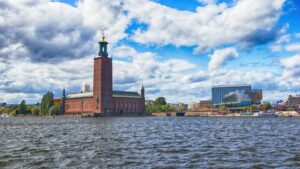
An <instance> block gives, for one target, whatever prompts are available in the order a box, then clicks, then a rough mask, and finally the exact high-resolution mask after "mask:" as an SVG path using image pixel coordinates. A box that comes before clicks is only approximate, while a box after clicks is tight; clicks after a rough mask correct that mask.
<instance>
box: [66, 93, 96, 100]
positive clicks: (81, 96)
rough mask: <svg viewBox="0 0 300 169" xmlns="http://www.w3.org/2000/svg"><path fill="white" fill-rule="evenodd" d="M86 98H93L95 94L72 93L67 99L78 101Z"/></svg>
mask: <svg viewBox="0 0 300 169" xmlns="http://www.w3.org/2000/svg"><path fill="white" fill-rule="evenodd" d="M85 97H93V92H83V93H71V94H68V95H67V99H78V98H85Z"/></svg>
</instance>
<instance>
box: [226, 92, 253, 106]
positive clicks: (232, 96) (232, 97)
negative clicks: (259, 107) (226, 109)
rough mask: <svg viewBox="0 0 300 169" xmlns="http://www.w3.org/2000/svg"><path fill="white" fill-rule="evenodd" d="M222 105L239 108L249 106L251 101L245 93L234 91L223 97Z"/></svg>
mask: <svg viewBox="0 0 300 169" xmlns="http://www.w3.org/2000/svg"><path fill="white" fill-rule="evenodd" d="M223 103H225V104H237V105H239V106H250V105H251V99H250V97H249V95H248V94H247V93H244V92H241V91H235V92H230V93H228V94H226V95H224V98H223Z"/></svg>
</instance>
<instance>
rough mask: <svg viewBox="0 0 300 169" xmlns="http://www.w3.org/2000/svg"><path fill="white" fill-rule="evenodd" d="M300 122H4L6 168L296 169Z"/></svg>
mask: <svg viewBox="0 0 300 169" xmlns="http://www.w3.org/2000/svg"><path fill="white" fill-rule="evenodd" d="M299 134H300V118H206V117H192V118H191V117H114V118H85V119H82V118H66V117H58V118H10V119H8V118H7V119H0V136H1V137H0V168H40V167H47V168H74V167H75V168H95V167H103V168H120V167H125V168H170V167H171V168H172V167H173V168H209V167H212V168H232V167H238V168H274V167H285V168H297V167H299V166H300V135H299Z"/></svg>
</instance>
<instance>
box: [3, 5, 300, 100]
mask: <svg viewBox="0 0 300 169" xmlns="http://www.w3.org/2000/svg"><path fill="white" fill-rule="evenodd" d="M299 8H300V1H298V0H259V1H258V0H56V1H53V0H52V1H51V0H18V1H11V0H0V103H1V102H6V103H19V102H20V101H21V100H25V101H26V102H27V103H36V102H39V101H40V100H41V98H42V96H43V94H45V93H46V92H47V91H53V92H54V95H55V96H56V97H60V96H61V93H62V89H64V88H65V89H66V91H67V93H74V92H80V91H81V90H82V89H83V86H84V85H85V84H90V85H92V80H93V79H92V77H93V58H94V57H96V55H97V53H98V42H99V40H100V39H101V30H100V28H106V31H105V35H106V38H107V41H108V42H109V56H110V57H112V58H113V83H114V86H113V89H114V90H126V91H140V89H141V86H142V85H144V86H145V90H146V99H149V100H150V99H155V98H157V97H159V96H164V97H165V98H166V100H167V102H171V103H179V102H183V103H191V102H198V101H200V100H208V99H211V86H212V85H225V84H228V85H232V84H251V85H252V88H259V89H263V97H264V98H263V99H264V100H265V101H271V102H274V101H276V100H284V99H286V98H287V97H288V95H297V94H300V22H299V16H300V9H299Z"/></svg>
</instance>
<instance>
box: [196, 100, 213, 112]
mask: <svg viewBox="0 0 300 169" xmlns="http://www.w3.org/2000/svg"><path fill="white" fill-rule="evenodd" d="M212 107H213V104H212V101H211V100H202V101H200V102H199V103H198V108H197V110H198V111H203V110H211V109H212Z"/></svg>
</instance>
